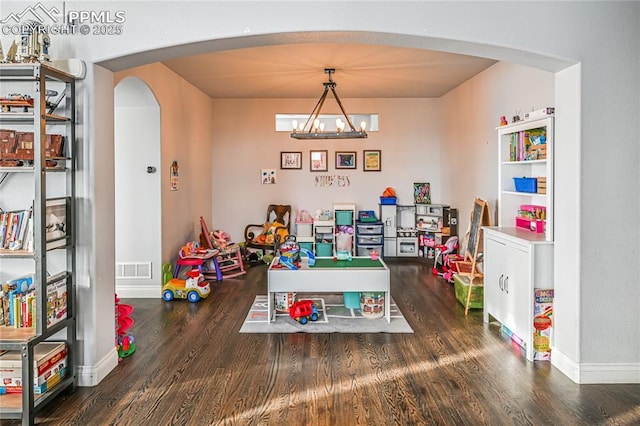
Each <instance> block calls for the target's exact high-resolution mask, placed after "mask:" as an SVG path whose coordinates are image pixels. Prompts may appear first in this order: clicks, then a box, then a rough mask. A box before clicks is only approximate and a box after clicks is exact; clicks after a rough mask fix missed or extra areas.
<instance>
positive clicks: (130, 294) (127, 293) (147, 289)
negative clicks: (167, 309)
mask: <svg viewBox="0 0 640 426" xmlns="http://www.w3.org/2000/svg"><path fill="white" fill-rule="evenodd" d="M116 294H117V295H118V297H119V298H121V299H122V298H125V299H126V298H131V299H159V298H161V297H162V287H158V285H156V284H154V285H151V286H149V285H140V284H137V285H132V284H118V282H117V281H116Z"/></svg>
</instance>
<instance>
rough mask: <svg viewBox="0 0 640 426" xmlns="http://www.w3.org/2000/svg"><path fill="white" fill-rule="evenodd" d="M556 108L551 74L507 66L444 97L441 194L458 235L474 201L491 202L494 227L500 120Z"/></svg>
mask: <svg viewBox="0 0 640 426" xmlns="http://www.w3.org/2000/svg"><path fill="white" fill-rule="evenodd" d="M523 82H526V84H523ZM554 105H555V103H554V74H553V73H550V72H546V71H541V70H539V69H535V68H530V67H525V66H522V65H517V64H511V63H508V62H498V63H497V64H495V65H493V66H492V67H490V68H488V69H486V70H485V71H483V72H482V73H480V74H479V75H477V76H476V77H474V78H472V79H470V80H468V81H466V82H465V83H463V84H461V85H460V86H458V87H457V88H455V89H454V90H452V91H451V92H449V93H447V94H446V95H445V96H443V97H442V99H441V107H442V134H443V140H444V141H445V143H444V144H443V145H442V159H443V164H446V167H445V176H444V178H443V182H444V184H445V186H444V187H443V191H446V192H448V193H450V194H451V203H452V205H455V206H457V207H459V209H460V215H459V216H460V228H459V229H460V231H459V232H460V233H461V234H462V233H464V231H465V230H466V229H467V226H468V225H469V219H468V216H469V212H470V211H471V207H472V205H473V200H474V199H475V198H476V197H480V198H482V199H485V200H487V201H489V206H490V209H491V213H492V223H494V224H495V223H496V220H497V214H496V211H497V210H496V201H497V196H498V147H497V142H498V137H497V132H496V127H498V126H499V125H500V117H501V116H503V115H504V116H506V117H507V120H508V121H509V122H511V119H512V117H513V115H514V114H515V113H516V112H519V113H520V116H521V117H524V113H526V112H527V111H530V110H531V109H532V108H533V109H540V108H544V107H547V106H554ZM505 226H512V225H511V224H507V225H505Z"/></svg>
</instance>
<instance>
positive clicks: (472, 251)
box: [455, 198, 491, 315]
mask: <svg viewBox="0 0 640 426" xmlns="http://www.w3.org/2000/svg"><path fill="white" fill-rule="evenodd" d="M483 226H491V213H490V212H489V202H488V201H485V200H482V199H480V198H476V199H475V200H474V202H473V209H472V210H471V218H470V224H469V239H468V242H467V248H466V250H465V253H464V260H460V261H458V262H455V265H456V269H457V270H458V275H461V276H464V277H469V294H467V302H466V304H465V307H464V314H465V315H467V313H468V312H469V302H470V300H471V289H472V287H473V281H474V280H475V279H476V278H484V273H482V272H481V271H480V270H479V269H478V266H479V264H480V263H482V261H478V253H479V252H480V251H481V250H482V242H481V235H480V233H481V232H482V227H483Z"/></svg>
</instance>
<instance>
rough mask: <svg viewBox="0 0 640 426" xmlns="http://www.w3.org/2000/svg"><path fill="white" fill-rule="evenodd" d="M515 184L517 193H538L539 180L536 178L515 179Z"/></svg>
mask: <svg viewBox="0 0 640 426" xmlns="http://www.w3.org/2000/svg"><path fill="white" fill-rule="evenodd" d="M513 182H514V183H515V185H516V191H517V192H531V193H536V192H538V179H536V178H528V177H521V178H516V177H514V178H513Z"/></svg>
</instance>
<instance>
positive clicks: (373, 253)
mask: <svg viewBox="0 0 640 426" xmlns="http://www.w3.org/2000/svg"><path fill="white" fill-rule="evenodd" d="M379 255H380V254H379V253H378V251H377V250H375V249H374V250H371V252H370V253H369V256H371V260H378V256H379Z"/></svg>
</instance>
